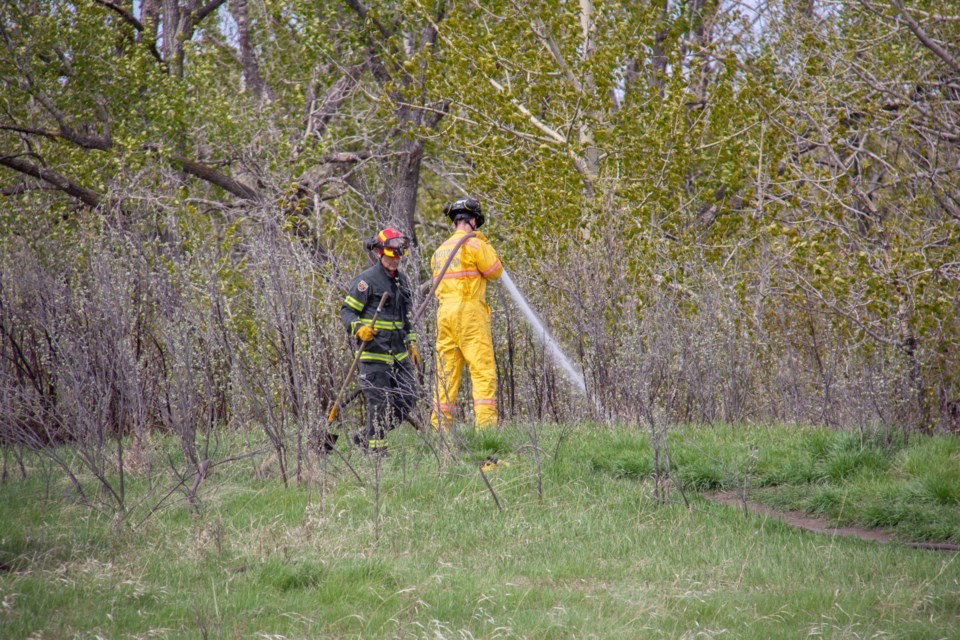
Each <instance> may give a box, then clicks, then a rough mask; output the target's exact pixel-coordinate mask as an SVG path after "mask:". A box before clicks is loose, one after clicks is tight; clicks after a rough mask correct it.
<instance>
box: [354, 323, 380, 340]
mask: <svg viewBox="0 0 960 640" xmlns="http://www.w3.org/2000/svg"><path fill="white" fill-rule="evenodd" d="M375 335H377V330H376V329H374V328H373V327H371V326H370V325H366V324H362V325H360V328H359V329H357V337H358V338H360V339H361V340H363V341H364V342H370V341H371V340H373V336H375Z"/></svg>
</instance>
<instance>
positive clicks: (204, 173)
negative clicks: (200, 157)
mask: <svg viewBox="0 0 960 640" xmlns="http://www.w3.org/2000/svg"><path fill="white" fill-rule="evenodd" d="M170 159H171V160H173V161H174V162H177V163H179V164H180V166H181V167H182V168H183V170H184V172H186V173H189V174H190V175H192V176H194V177H197V178H200V179H201V180H205V181H207V182H209V183H210V184H213V185H216V186H218V187H220V188H221V189H223V190H224V191H226V192H228V193H232V194H233V195H235V196H237V197H238V198H241V199H243V200H251V201H254V202H259V201H260V199H261V198H260V194H259V193H257V192H256V191H254V190H253V189H251V188H250V187H248V186H247V185H245V184H242V183H240V182H237V181H236V180H234V179H233V178H231V177H230V176H228V175H226V174H223V173H220V172H219V171H217V170H216V169H214V168H213V167H210V166H207V165H205V164H201V163H199V162H195V161H193V160H190V159H188V158H184V157H183V156H179V155H172V156H170Z"/></svg>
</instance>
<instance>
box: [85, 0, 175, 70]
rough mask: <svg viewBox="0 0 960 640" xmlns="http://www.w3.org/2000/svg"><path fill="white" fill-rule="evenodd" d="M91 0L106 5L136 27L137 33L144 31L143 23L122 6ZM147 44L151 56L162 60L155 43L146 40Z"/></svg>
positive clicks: (106, 1) (101, 0)
mask: <svg viewBox="0 0 960 640" xmlns="http://www.w3.org/2000/svg"><path fill="white" fill-rule="evenodd" d="M93 1H94V2H96V3H97V4H99V5H102V6H104V7H106V8H107V9H110V10H111V11H113V12H114V13H116V14H117V15H119V16H120V17H121V18H122V19H123V21H124V22H126V23H127V24H129V25H130V26H131V27H133V28H134V29H136V30H137V32H138V33H143V31H144V26H143V23H142V22H140V21H139V20H137V18H136V16H134V15H133V14H132V13H130V12H129V11H127V10H126V9H124V8H123V7H121V6H119V5H117V4H115V3H113V2H110V0H93ZM147 46H148V48H149V49H150V53H151V54H153V57H154V58H156V59H157V62H163V56H161V55H160V51H159V50H157V45H156V44H154V43H153V42H152V41H148V44H147Z"/></svg>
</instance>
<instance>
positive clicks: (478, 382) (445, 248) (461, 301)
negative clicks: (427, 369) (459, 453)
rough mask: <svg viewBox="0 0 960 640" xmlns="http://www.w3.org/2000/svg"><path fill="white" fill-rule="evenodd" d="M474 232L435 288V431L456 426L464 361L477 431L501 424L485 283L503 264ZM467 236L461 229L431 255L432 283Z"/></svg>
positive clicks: (494, 277) (496, 274) (481, 237)
mask: <svg viewBox="0 0 960 640" xmlns="http://www.w3.org/2000/svg"><path fill="white" fill-rule="evenodd" d="M474 233H475V234H476V237H473V238H470V239H469V240H467V241H466V242H465V243H463V245H462V246H461V247H460V249H459V250H458V251H457V253H456V255H455V256H454V258H453V260H452V261H451V262H450V266H449V267H448V268H447V271H446V273H444V275H443V279H442V280H441V281H440V284H439V285H438V286H437V300H438V301H439V307H438V308H437V384H436V390H435V392H434V402H433V415H432V416H431V418H430V422H431V424H433V427H434V428H435V429H438V428H444V429H449V428H450V425H451V424H452V423H453V408H454V406H456V403H457V393H458V392H459V391H460V381H461V379H462V376H463V365H464V363H466V365H467V366H468V367H470V381H471V383H472V387H473V413H474V417H475V419H476V427H477V428H478V429H483V428H486V427H492V426H494V425H496V424H497V397H496V396H497V371H496V366H495V364H494V360H493V339H492V338H491V336H490V307H488V306H487V303H486V292H487V280H496V279H497V278H499V277H500V274H502V273H503V266H502V265H501V264H500V259H499V258H498V257H497V252H496V251H494V250H493V247H491V246H490V243H489V242H487V239H486V237H485V236H484V235H483V234H482V233H480V232H479V231H475V232H474ZM464 235H466V232H465V231H457V232H456V233H454V234H453V235H452V236H450V238H449V239H448V240H447V241H446V242H444V243H443V244H442V245H440V246H439V247H438V248H437V250H436V251H435V252H434V253H433V259H432V260H431V262H430V264H431V266H432V268H433V277H434V279H436V277H437V276H438V275H439V274H440V270H441V269H442V268H443V265H444V264H446V262H447V258H448V257H449V256H450V253H451V252H452V251H453V249H454V247H455V246H456V244H457V242H458V241H459V240H460V239H461V238H462V237H463V236H464Z"/></svg>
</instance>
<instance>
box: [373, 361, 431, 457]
mask: <svg viewBox="0 0 960 640" xmlns="http://www.w3.org/2000/svg"><path fill="white" fill-rule="evenodd" d="M360 388H361V389H362V390H363V397H364V398H365V399H366V402H367V424H366V433H365V434H364V435H365V436H366V439H367V441H370V440H374V439H375V440H383V439H384V438H386V437H387V431H390V430H391V429H395V428H396V427H397V426H398V425H399V424H400V423H401V422H403V419H404V418H406V417H407V414H408V413H410V411H411V410H412V409H413V407H414V405H415V404H416V402H417V388H416V381H415V379H414V377H413V365H412V363H411V362H410V359H409V358H407V359H406V360H403V361H401V362H397V363H395V364H388V363H386V362H364V361H361V362H360Z"/></svg>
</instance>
